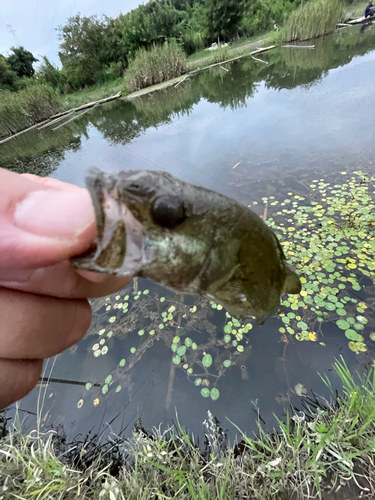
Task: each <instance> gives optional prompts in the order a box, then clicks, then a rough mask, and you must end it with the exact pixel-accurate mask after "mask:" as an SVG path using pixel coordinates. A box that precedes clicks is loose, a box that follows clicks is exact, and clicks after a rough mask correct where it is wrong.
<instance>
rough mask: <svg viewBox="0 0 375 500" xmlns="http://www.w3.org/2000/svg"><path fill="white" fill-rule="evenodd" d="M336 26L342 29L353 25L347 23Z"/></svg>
mask: <svg viewBox="0 0 375 500" xmlns="http://www.w3.org/2000/svg"><path fill="white" fill-rule="evenodd" d="M336 26H338V27H339V28H344V27H345V26H353V25H352V24H348V23H337V24H336Z"/></svg>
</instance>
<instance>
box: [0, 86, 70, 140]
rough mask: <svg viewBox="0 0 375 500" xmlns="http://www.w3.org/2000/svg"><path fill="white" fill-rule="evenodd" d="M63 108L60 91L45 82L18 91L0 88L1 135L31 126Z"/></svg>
mask: <svg viewBox="0 0 375 500" xmlns="http://www.w3.org/2000/svg"><path fill="white" fill-rule="evenodd" d="M63 108H64V104H63V102H62V100H61V97H60V95H59V93H58V91H57V90H56V89H54V88H53V87H51V86H50V85H48V84H45V83H43V84H37V85H30V86H27V87H25V88H23V89H22V90H19V91H18V92H11V91H10V90H0V137H1V136H7V135H11V134H15V133H16V132H18V131H19V130H22V129H24V128H27V127H31V126H32V125H34V124H35V123H38V122H40V121H42V120H46V119H47V118H49V117H50V116H53V115H54V114H55V113H58V112H60V111H62V109H63Z"/></svg>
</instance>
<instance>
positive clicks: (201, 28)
mask: <svg viewBox="0 0 375 500" xmlns="http://www.w3.org/2000/svg"><path fill="white" fill-rule="evenodd" d="M186 12H187V23H186V27H185V29H184V31H183V35H182V41H183V45H184V49H185V52H186V53H187V54H188V55H189V54H192V53H193V52H196V51H197V50H200V49H203V48H204V47H205V45H206V43H207V41H208V38H209V35H208V30H207V21H206V8H205V6H204V5H203V3H200V2H195V3H194V4H193V7H190V6H187V8H186Z"/></svg>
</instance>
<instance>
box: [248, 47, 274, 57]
mask: <svg viewBox="0 0 375 500" xmlns="http://www.w3.org/2000/svg"><path fill="white" fill-rule="evenodd" d="M275 47H276V45H270V46H269V47H263V48H260V49H256V50H254V51H253V52H250V54H249V55H250V56H253V55H254V54H260V53H261V52H266V51H267V50H271V49H274V48H275Z"/></svg>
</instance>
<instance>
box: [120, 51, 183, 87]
mask: <svg viewBox="0 0 375 500" xmlns="http://www.w3.org/2000/svg"><path fill="white" fill-rule="evenodd" d="M186 69H187V68H186V55H185V53H184V52H183V50H182V48H181V47H180V46H179V45H178V44H177V43H175V42H170V43H165V44H164V45H163V46H162V47H155V48H153V49H151V50H145V49H140V50H138V52H137V54H136V56H135V58H134V60H133V61H132V62H131V63H130V64H129V67H128V69H127V70H126V72H125V85H126V87H127V89H128V91H129V92H135V91H137V90H140V89H143V88H145V87H150V86H151V85H155V84H158V83H162V82H165V81H167V80H170V79H172V78H175V77H176V76H180V75H182V74H184V73H186Z"/></svg>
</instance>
